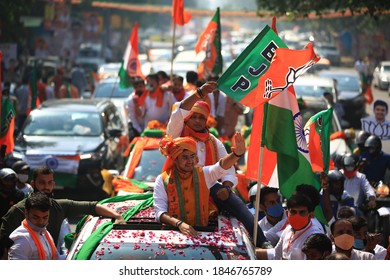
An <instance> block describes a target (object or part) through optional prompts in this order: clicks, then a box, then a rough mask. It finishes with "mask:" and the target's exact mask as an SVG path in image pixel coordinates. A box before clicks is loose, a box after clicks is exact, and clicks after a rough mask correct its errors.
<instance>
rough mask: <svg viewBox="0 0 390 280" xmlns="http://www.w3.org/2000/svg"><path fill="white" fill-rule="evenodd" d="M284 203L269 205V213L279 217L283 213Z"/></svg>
mask: <svg viewBox="0 0 390 280" xmlns="http://www.w3.org/2000/svg"><path fill="white" fill-rule="evenodd" d="M283 211H284V209H283V206H282V204H280V203H279V204H275V205H274V206H271V207H267V214H268V215H270V216H271V217H274V218H279V217H280V216H282V214H283Z"/></svg>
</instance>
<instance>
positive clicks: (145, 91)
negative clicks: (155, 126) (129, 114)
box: [138, 89, 162, 106]
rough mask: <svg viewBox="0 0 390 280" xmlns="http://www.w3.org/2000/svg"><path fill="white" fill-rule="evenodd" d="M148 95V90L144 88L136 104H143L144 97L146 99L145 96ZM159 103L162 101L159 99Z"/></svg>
mask: <svg viewBox="0 0 390 280" xmlns="http://www.w3.org/2000/svg"><path fill="white" fill-rule="evenodd" d="M148 95H149V91H148V90H146V89H145V90H144V92H143V93H142V94H141V96H140V97H139V98H138V105H139V106H143V105H144V104H145V99H146V96H148ZM161 104H162V101H161Z"/></svg>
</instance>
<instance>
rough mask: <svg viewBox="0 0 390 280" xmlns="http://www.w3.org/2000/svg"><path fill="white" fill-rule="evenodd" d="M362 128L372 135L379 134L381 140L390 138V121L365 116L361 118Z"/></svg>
mask: <svg viewBox="0 0 390 280" xmlns="http://www.w3.org/2000/svg"><path fill="white" fill-rule="evenodd" d="M360 121H361V123H362V130H363V131H366V132H368V133H370V134H371V135H376V136H378V137H379V138H380V139H381V140H390V121H387V120H385V121H384V122H383V123H379V122H378V121H377V120H376V119H375V117H372V116H371V117H365V118H362V119H361V120H360Z"/></svg>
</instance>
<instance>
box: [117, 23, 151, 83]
mask: <svg viewBox="0 0 390 280" xmlns="http://www.w3.org/2000/svg"><path fill="white" fill-rule="evenodd" d="M118 76H119V81H120V82H119V86H120V87H121V88H128V87H130V86H131V85H132V83H131V77H135V76H139V77H141V78H143V79H145V76H144V75H143V74H142V71H141V63H140V61H139V58H138V22H136V23H135V24H134V27H133V31H132V33H131V35H130V38H129V42H128V43H127V47H126V51H125V53H124V55H123V62H122V65H121V68H120V69H119V73H118Z"/></svg>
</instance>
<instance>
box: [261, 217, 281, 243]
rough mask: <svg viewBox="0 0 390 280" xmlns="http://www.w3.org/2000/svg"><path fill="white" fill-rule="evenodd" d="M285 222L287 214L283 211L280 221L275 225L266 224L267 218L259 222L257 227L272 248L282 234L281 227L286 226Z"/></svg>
mask: <svg viewBox="0 0 390 280" xmlns="http://www.w3.org/2000/svg"><path fill="white" fill-rule="evenodd" d="M286 222H287V214H286V211H284V212H283V216H282V219H281V220H280V221H279V222H277V223H276V224H275V225H272V224H271V223H270V222H268V219H267V217H264V218H262V219H261V220H260V221H259V226H260V228H261V229H262V230H263V233H264V235H265V237H266V238H267V240H268V241H269V242H271V244H272V245H273V246H275V245H276V244H277V243H278V242H279V239H280V236H281V235H282V232H283V230H282V227H283V226H284V225H285V224H286Z"/></svg>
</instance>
